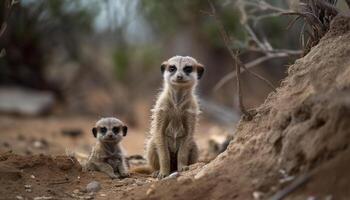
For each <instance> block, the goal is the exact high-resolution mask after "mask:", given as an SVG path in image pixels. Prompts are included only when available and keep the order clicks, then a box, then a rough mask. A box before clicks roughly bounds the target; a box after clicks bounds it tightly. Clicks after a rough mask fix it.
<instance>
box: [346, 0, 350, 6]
mask: <svg viewBox="0 0 350 200" xmlns="http://www.w3.org/2000/svg"><path fill="white" fill-rule="evenodd" d="M345 2H346V4H348V7H349V8H350V0H345Z"/></svg>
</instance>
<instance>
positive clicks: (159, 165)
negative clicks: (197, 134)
mask: <svg viewBox="0 0 350 200" xmlns="http://www.w3.org/2000/svg"><path fill="white" fill-rule="evenodd" d="M161 72H162V74H163V80H164V81H163V84H164V85H163V90H162V92H161V93H160V95H159V97H158V99H157V101H156V104H155V106H154V108H153V109H152V118H151V119H152V122H151V129H150V138H149V141H148V143H147V147H146V156H147V160H148V163H149V165H150V166H151V167H152V168H153V170H154V171H155V173H154V176H156V177H158V178H159V179H161V178H164V177H166V176H168V175H169V174H170V173H171V172H173V171H184V170H187V169H188V165H191V164H193V163H195V162H196V161H197V158H198V148H197V145H196V143H195V141H194V138H193V134H194V131H195V126H196V123H197V119H198V114H199V112H200V111H199V106H198V100H197V97H196V95H195V94H194V91H195V88H196V85H197V83H198V80H199V79H200V78H201V77H202V75H203V72H204V68H203V65H202V64H200V63H198V62H197V61H196V60H195V59H194V58H192V57H188V56H186V57H183V56H175V57H172V58H170V59H169V60H168V61H165V62H163V63H162V65H161Z"/></svg>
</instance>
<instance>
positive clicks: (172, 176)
mask: <svg viewBox="0 0 350 200" xmlns="http://www.w3.org/2000/svg"><path fill="white" fill-rule="evenodd" d="M178 176H179V172H174V173H172V174H170V175H169V176H167V177H165V178H163V180H168V179H173V178H176V177H178Z"/></svg>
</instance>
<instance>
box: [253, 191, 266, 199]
mask: <svg viewBox="0 0 350 200" xmlns="http://www.w3.org/2000/svg"><path fill="white" fill-rule="evenodd" d="M263 196H264V193H262V192H259V191H255V192H253V198H254V199H255V200H260V199H262V198H263Z"/></svg>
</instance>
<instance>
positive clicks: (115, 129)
mask: <svg viewBox="0 0 350 200" xmlns="http://www.w3.org/2000/svg"><path fill="white" fill-rule="evenodd" d="M119 131H120V127H116V126H115V127H113V128H112V132H113V133H114V134H117V133H119Z"/></svg>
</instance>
